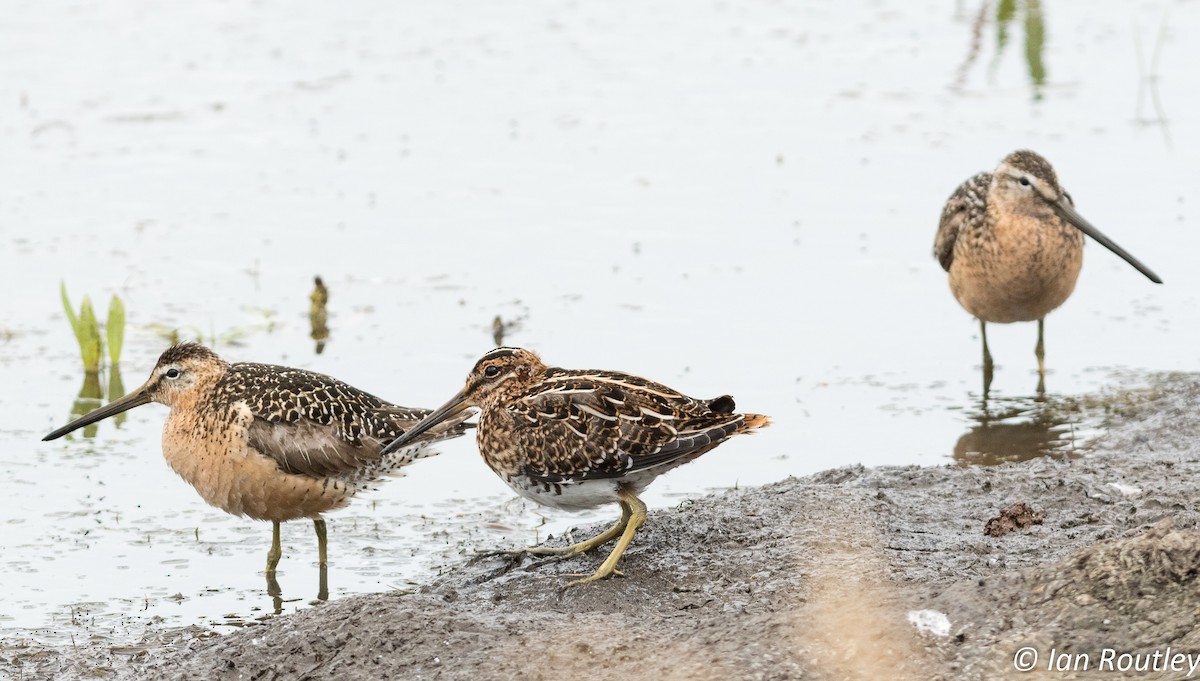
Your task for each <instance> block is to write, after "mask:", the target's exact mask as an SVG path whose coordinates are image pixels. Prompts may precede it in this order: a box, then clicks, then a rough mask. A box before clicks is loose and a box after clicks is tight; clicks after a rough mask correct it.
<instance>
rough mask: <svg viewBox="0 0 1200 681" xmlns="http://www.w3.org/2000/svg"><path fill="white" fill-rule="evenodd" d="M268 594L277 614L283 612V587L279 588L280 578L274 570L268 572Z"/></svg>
mask: <svg viewBox="0 0 1200 681" xmlns="http://www.w3.org/2000/svg"><path fill="white" fill-rule="evenodd" d="M267 595H268V596H270V597H271V605H272V606H273V607H274V608H275V614H276V615H278V614H280V613H282V612H283V589H280V588H279V580H277V579H275V573H274V572H268V573H267Z"/></svg>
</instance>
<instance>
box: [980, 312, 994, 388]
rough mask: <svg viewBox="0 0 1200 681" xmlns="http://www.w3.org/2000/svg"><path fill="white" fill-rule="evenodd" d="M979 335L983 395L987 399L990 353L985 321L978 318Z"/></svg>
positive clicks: (990, 366) (989, 384)
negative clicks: (981, 356) (981, 344)
mask: <svg viewBox="0 0 1200 681" xmlns="http://www.w3.org/2000/svg"><path fill="white" fill-rule="evenodd" d="M979 335H980V336H981V337H983V397H984V399H987V394H988V390H991V388H992V368H993V365H992V353H991V351H989V350H988V344H987V322H985V321H983V320H982V319H980V320H979Z"/></svg>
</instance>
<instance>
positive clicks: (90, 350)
mask: <svg viewBox="0 0 1200 681" xmlns="http://www.w3.org/2000/svg"><path fill="white" fill-rule="evenodd" d="M59 290H60V292H61V293H62V304H63V309H64V310H66V312H67V321H69V322H71V329H72V330H73V331H74V332H75V340H76V342H78V343H79V356H80V357H81V358H82V359H83V369H84V371H87V372H88V373H95V372H98V371H100V354H101V351H102V350H103V346H104V341H102V340H100V322H99V321H97V320H96V313H95V312H93V311H92V299H91V298H89V297H87V296H84V297H83V305H81V306H80V308H79V314H75V310H74V308H72V307H71V299H70V298H68V297H67V285H66V283H65V282H64V283H62V284H60V286H59Z"/></svg>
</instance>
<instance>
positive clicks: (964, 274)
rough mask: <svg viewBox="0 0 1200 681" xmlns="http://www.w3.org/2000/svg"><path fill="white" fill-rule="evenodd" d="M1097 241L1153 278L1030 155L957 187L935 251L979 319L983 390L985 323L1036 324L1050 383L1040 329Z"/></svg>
mask: <svg viewBox="0 0 1200 681" xmlns="http://www.w3.org/2000/svg"><path fill="white" fill-rule="evenodd" d="M1084 234H1086V235H1088V236H1090V237H1092V238H1093V239H1095V240H1096V241H1099V242H1100V244H1101V245H1103V246H1104V247H1105V248H1107V249H1108V250H1110V251H1112V252H1113V253H1116V254H1117V255H1119V256H1120V257H1121V258H1123V259H1124V260H1125V262H1127V263H1129V264H1130V265H1133V266H1134V267H1135V268H1137V270H1138V271H1139V272H1141V273H1142V274H1144V275H1146V277H1147V278H1149V279H1150V281H1153V282H1154V283H1156V284H1161V283H1162V279H1159V278H1158V275H1156V274H1155V273H1154V272H1151V271H1150V268H1148V267H1146V266H1145V265H1143V264H1142V263H1141V262H1139V261H1138V260H1137V258H1134V257H1133V256H1132V255H1130V254H1129V253H1127V252H1126V251H1125V249H1123V248H1121V247H1120V246H1118V245H1116V244H1115V243H1113V242H1112V241H1111V240H1109V238H1108V237H1106V236H1104V235H1103V234H1101V233H1100V230H1098V229H1096V228H1095V227H1093V226H1092V225H1091V223H1089V222H1088V221H1087V220H1084V219H1083V217H1082V216H1080V215H1079V213H1076V212H1075V207H1074V202H1073V201H1072V200H1071V195H1070V194H1068V193H1067V192H1066V191H1065V190H1063V188H1062V187H1060V186H1059V185H1058V178H1057V177H1056V176H1055V174H1054V168H1052V167H1050V164H1049V163H1048V162H1047V161H1046V159H1044V158H1042V157H1041V156H1039V155H1037V154H1035V153H1033V152H1032V151H1015V152H1013V153H1011V154H1009V155H1008V156H1007V157H1005V159H1004V160H1003V161H1001V162H1000V165H999V166H998V167H997V168H996V170H995V172H991V173H979V174H978V175H976V176H975V177H972V178H971V179H969V180H967V181H966V182H964V183H962V184H961V185H959V187H958V189H956V190H955V191H954V194H953V195H951V196H950V199H949V200H948V201H947V202H946V206H945V208H943V209H942V219H941V222H940V224H939V225H938V232H937V238H936V240H935V241H934V246H933V254H934V256H935V257H936V258H937V259H938V262H940V263H941V264H942V268H943V269H945V270H946V271H947V272H949V273H950V290H951V291H952V292H953V293H954V297H955V298H957V299H958V302H959V304H960V305H962V306H963V308H965V309H966V310H967V312H970V313H971V314H972V315H974V316H975V317H976V318H977V319H979V330H980V333H981V335H982V336H983V386H984V387H983V391H984V395H986V394H987V391H988V388H989V387H990V386H991V383H992V355H991V353H990V352H988V346H987V323H988V322H996V323H1000V324H1007V323H1009V322H1030V321H1034V320H1037V323H1038V340H1037V347H1036V349H1035V351H1034V352H1035V354H1036V355H1037V360H1038V392H1039V393H1040V392H1044V390H1045V380H1046V363H1045V354H1046V353H1045V345H1044V342H1043V338H1042V332H1043V327H1044V322H1045V317H1046V314H1047V313H1048V312H1050V311H1051V310H1053V309H1054V308H1056V307H1058V306H1059V305H1062V304H1063V302H1064V301H1066V299H1067V298H1068V297H1069V296H1070V295H1071V291H1072V290H1074V288H1075V280H1076V279H1077V278H1078V277H1079V268H1080V267H1081V266H1082V265H1083V235H1084Z"/></svg>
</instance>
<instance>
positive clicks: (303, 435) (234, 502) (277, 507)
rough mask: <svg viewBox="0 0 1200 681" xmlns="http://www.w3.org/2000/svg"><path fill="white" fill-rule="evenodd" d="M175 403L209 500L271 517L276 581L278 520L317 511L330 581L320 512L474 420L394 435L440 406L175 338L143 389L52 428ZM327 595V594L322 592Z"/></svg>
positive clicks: (62, 431)
mask: <svg viewBox="0 0 1200 681" xmlns="http://www.w3.org/2000/svg"><path fill="white" fill-rule="evenodd" d="M150 402H158V403H159V404H165V405H167V406H168V407H170V408H171V413H170V414H169V415H168V416H167V422H166V425H165V426H164V427H163V438H162V447H163V456H164V457H165V458H166V460H167V463H168V464H170V466H171V468H173V469H175V472H176V473H178V474H179V475H180V476H181V477H182V478H183V479H184V480H186V481H187V482H188V483H189V484H191V485H192V487H195V488H196V491H197V492H199V493H200V496H201V497H203V498H204V500H205V501H207V502H208V503H209V504H212V505H213V506H216V507H217V508H219V509H221V510H223V511H225V512H227V513H232V514H233V515H237V516H249V517H251V518H254V519H256V520H270V521H271V524H272V535H271V536H272V539H271V550H270V552H269V553H268V554H267V575H268V584H269V585H270V584H272V583H273V576H274V573H275V567H276V566H277V565H278V564H279V558H280V556H281V555H282V549H281V548H280V545H279V523H281V522H283V521H285V520H295V519H297V518H311V519H312V521H313V524H314V526H315V527H316V532H317V550H318V554H319V558H320V567H321V568H322V570H321V576H322V592H323V593H325V592H327V589H326V587H325V581H324V576H325V570H324V568H325V567H326V537H325V521H324V520H323V519H322V518H321V514H322V513H325V512H326V511H332V510H335V509H338V508H341V507H343V506H345V505H346V504H347V503H348V502H349V501H350V498H351V497H353V496H354V495H355V494H356V493H358V492H361V491H363V490H365V489H369V488H371V487H372V485H373V484H374V483H375V482H376V481H378V480H379V479H380V478H381V477H383V476H386V475H388V474H395V473H397V472H398V469H400V468H403V467H404V466H407V465H408V464H410V463H412V462H413V461H414V460H415V459H419V458H422V457H426V456H430V455H432V454H434V453H435V452H433V451H431V450H429V449H427V447H428V446H429V445H430V444H432V443H434V442H437V441H440V440H445V439H448V438H452V437H457V436H458V435H461V434H462V433H463V431H464V427H463V426H462V424H461V422H462V420H463V419H461V418H458V419H450V420H448V421H447V422H445V423H444V424H442V426H441V427H440V428H437V429H429V428H426V429H424V431H423V435H422V437H419V438H409V441H408V445H407V446H405V447H403V448H391V449H390V450H388V452H387V453H384V451H383V449H384V446H385V445H387V444H389V443H390V442H392V441H393V440H394V439H395V438H397V437H399V436H400V435H401V434H402V433H404V432H405V431H407V430H408V429H410V428H412V427H413V426H414V425H416V424H417V422H419V421H420V420H421V419H422V418H424V417H426V416H428V415H429V413H430V412H429V411H428V410H426V409H410V408H406V407H398V406H396V405H393V404H390V403H388V402H385V401H383V400H381V399H379V398H378V397H375V396H374V395H370V394H368V393H365V392H363V391H361V390H359V389H357V388H355V387H353V386H350V385H347V384H345V383H343V382H341V381H339V380H337V379H335V378H330V377H329V376H325V375H322V374H318V373H314V372H312V371H303V370H301V369H289V368H287V367H280V366H273V365H270V364H250V363H244V362H239V363H236V364H230V363H228V362H225V361H224V360H222V359H221V358H220V357H218V356H217V355H216V353H214V352H213V351H212V350H209V349H208V348H206V347H203V346H201V345H197V344H194V343H182V344H179V345H174V346H172V347H171V348H169V349H167V350H166V351H165V352H163V353H162V355H161V356H160V357H159V358H158V363H157V364H156V365H155V366H154V370H153V371H152V372H151V373H150V379H149V380H148V381H146V383H145V384H144V385H142V386H141V387H140V388H138V389H137V390H134V391H133V392H131V393H129V394H128V395H126V396H124V397H122V398H120V399H118V400H116V401H114V402H112V403H110V404H108V405H107V406H104V407H101V408H100V409H97V410H95V411H93V412H92V413H90V414H87V415H86V416H84V417H82V418H80V419H77V420H76V421H74V422H72V423H70V424H68V425H66V426H64V427H62V428H59V429H58V430H56V431H54V432H53V433H50V434H49V435H47V436H46V437H45V438H44V440H54V439H56V438H59V437H62V436H63V435H66V434H67V433H70V432H71V431H73V430H76V429H78V428H82V427H84V426H87V425H89V424H92V423H95V422H97V421H100V420H101V419H105V418H108V417H110V416H113V415H115V414H119V413H121V412H124V411H126V410H129V409H132V408H134V407H137V406H140V405H143V404H148V403H150ZM322 597H325V596H322Z"/></svg>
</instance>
